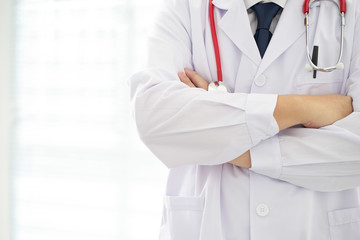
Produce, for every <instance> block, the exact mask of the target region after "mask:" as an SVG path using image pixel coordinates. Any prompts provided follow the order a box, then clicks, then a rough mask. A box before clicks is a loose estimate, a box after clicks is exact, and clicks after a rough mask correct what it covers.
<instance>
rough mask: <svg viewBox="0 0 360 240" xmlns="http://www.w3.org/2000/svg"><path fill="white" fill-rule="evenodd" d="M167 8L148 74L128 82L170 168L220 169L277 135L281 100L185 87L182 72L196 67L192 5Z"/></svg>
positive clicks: (144, 133)
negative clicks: (277, 108)
mask: <svg viewBox="0 0 360 240" xmlns="http://www.w3.org/2000/svg"><path fill="white" fill-rule="evenodd" d="M165 4H166V8H165V10H163V11H161V13H160V16H159V19H158V20H157V24H156V27H155V29H154V31H153V32H152V34H151V36H150V40H149V44H150V45H149V49H150V50H149V63H148V69H147V70H145V71H142V72H139V73H137V74H135V75H133V76H132V77H131V78H130V81H129V82H130V88H131V101H132V106H133V114H134V118H135V122H136V125H137V128H138V132H139V135H140V137H141V139H142V140H143V142H144V143H145V144H146V145H147V147H148V148H149V149H150V150H151V151H152V152H153V153H154V154H155V155H156V156H157V157H158V158H159V159H160V160H161V161H162V162H163V163H165V164H166V165H167V166H168V167H177V166H181V165H186V164H202V165H216V164H222V163H225V162H228V161H231V160H233V159H234V158H236V157H238V156H240V155H241V154H243V153H244V152H246V151H247V150H248V149H250V148H251V147H253V146H255V145H256V144H257V143H259V142H260V141H262V140H265V139H267V138H269V137H272V136H274V135H275V134H277V133H278V131H279V129H278V125H277V123H276V121H275V119H274V117H273V111H274V108H275V106H276V102H277V95H275V94H242V93H218V92H207V91H205V90H203V89H199V88H189V87H188V86H187V85H185V84H183V83H181V82H180V80H179V78H178V76H177V72H178V71H182V70H183V69H184V68H185V67H188V68H192V41H191V24H190V16H189V6H188V4H189V1H187V0H167V1H165ZM195 70H196V69H195ZM249 123H251V124H249Z"/></svg>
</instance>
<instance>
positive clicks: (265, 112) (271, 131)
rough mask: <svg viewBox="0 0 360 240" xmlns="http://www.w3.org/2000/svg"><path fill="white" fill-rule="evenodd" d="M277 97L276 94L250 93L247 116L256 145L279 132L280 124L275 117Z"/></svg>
mask: <svg viewBox="0 0 360 240" xmlns="http://www.w3.org/2000/svg"><path fill="white" fill-rule="evenodd" d="M277 97H278V96H277V95H276V94H256V93H253V94H249V95H248V98H247V103H246V107H245V116H246V123H247V126H248V128H249V132H250V137H251V140H252V143H253V145H254V146H255V145H256V144H258V143H259V142H260V141H262V140H265V139H267V138H270V137H272V136H274V135H275V134H277V133H278V132H279V126H278V124H277V122H276V120H275V118H274V110H275V107H276V103H277Z"/></svg>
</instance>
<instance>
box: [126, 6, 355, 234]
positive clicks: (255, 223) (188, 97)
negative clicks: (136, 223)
mask: <svg viewBox="0 0 360 240" xmlns="http://www.w3.org/2000/svg"><path fill="white" fill-rule="evenodd" d="M257 2H258V1H256V0H255V1H251V0H214V1H213V4H214V7H215V18H216V27H217V28H216V29H217V30H216V31H217V36H218V41H219V46H220V50H221V51H220V54H221V61H222V68H223V71H222V72H223V80H224V85H226V87H227V89H228V90H229V93H225V92H217V91H212V92H209V91H206V90H207V85H208V83H209V82H215V81H217V71H216V62H215V56H214V47H213V42H212V36H211V31H210V23H209V20H208V19H209V15H208V12H209V11H208V10H209V9H208V1H207V0H166V1H164V3H165V7H164V9H163V10H162V11H161V14H160V15H159V19H158V20H157V24H156V27H155V28H154V31H153V32H152V35H151V37H150V41H149V44H150V45H149V59H148V69H147V70H144V71H142V72H139V73H137V74H135V75H134V76H133V77H132V78H131V80H130V83H131V97H132V103H133V107H134V116H135V120H136V123H137V127H138V130H139V134H140V136H141V138H142V140H143V141H144V142H145V144H146V145H147V146H148V147H149V149H150V150H151V151H152V152H153V153H154V154H155V155H156V156H157V157H158V158H159V159H160V160H161V161H162V162H164V164H166V165H167V166H168V167H169V168H170V174H169V177H168V185H167V189H166V196H165V200H164V214H163V221H162V226H161V232H160V239H172V240H173V239H174V240H178V239H179V240H195V239H201V240H230V239H231V240H232V239H234V240H235V239H236V240H237V239H238V240H247V239H251V240H289V239H291V240H330V239H331V240H358V239H360V188H359V186H360V1H357V0H348V1H347V13H346V29H345V33H344V53H343V60H342V61H343V63H344V66H345V68H344V69H343V70H336V71H333V72H330V73H324V72H317V76H316V78H314V77H313V73H312V72H308V71H306V70H305V68H304V66H305V64H306V63H307V57H306V48H305V27H304V16H303V14H302V1H298V0H287V1H284V0H283V1H281V0H279V1H274V2H275V3H276V4H278V5H279V6H281V7H282V9H281V8H280V9H279V10H278V11H277V12H276V14H275V16H274V19H273V20H272V23H271V26H270V29H269V30H270V32H271V33H272V38H271V41H270V42H269V44H268V46H267V47H266V51H265V52H262V51H261V50H259V46H258V44H257V41H256V40H255V38H254V35H256V30H257V16H256V14H257V13H256V11H255V10H254V8H252V7H253V6H254V5H255V4H256V3H257ZM339 22H340V16H339V11H338V8H337V7H336V5H335V4H334V3H333V2H330V1H321V2H320V1H318V2H314V3H313V4H311V7H310V34H311V35H310V36H312V37H311V39H310V46H313V45H317V46H319V58H318V62H319V64H320V65H324V66H327V65H331V64H332V63H334V62H336V60H337V57H338V53H339V51H338V50H339V41H340V37H339V29H340V28H339V27H337V26H338V25H339ZM183 69H186V70H185V73H184V72H182V71H183ZM190 69H191V70H190ZM178 72H180V73H179V74H178ZM179 78H180V80H181V81H180V80H179ZM189 86H190V87H189ZM351 100H352V101H351Z"/></svg>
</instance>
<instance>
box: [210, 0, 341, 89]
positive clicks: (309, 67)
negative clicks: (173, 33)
mask: <svg viewBox="0 0 360 240" xmlns="http://www.w3.org/2000/svg"><path fill="white" fill-rule="evenodd" d="M212 1H213V0H209V18H210V29H211V36H212V40H213V45H214V52H215V60H216V70H217V81H215V82H212V83H210V84H209V87H208V90H209V91H211V90H221V91H227V89H226V87H225V86H224V85H223V84H222V83H223V75H222V69H221V60H220V50H219V43H218V38H217V35H216V27H215V17H214V5H213V3H212ZM310 1H311V0H305V1H304V4H303V13H304V15H305V28H306V51H307V57H308V61H309V64H307V65H306V67H305V68H306V69H307V70H309V71H313V70H315V71H322V72H331V71H333V70H335V69H344V64H343V63H342V62H341V59H342V53H343V43H344V34H343V32H344V27H345V13H346V0H339V4H340V15H341V41H340V53H339V58H338V61H337V63H336V64H335V65H334V66H331V67H319V66H317V65H316V64H315V63H314V62H313V60H312V59H311V56H310V52H309V34H308V32H309V6H310ZM318 1H324V0H318ZM325 1H328V0H325ZM329 1H331V0H329Z"/></svg>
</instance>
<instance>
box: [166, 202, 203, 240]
mask: <svg viewBox="0 0 360 240" xmlns="http://www.w3.org/2000/svg"><path fill="white" fill-rule="evenodd" d="M204 204H205V198H204V197H177V196H166V197H165V209H166V218H167V224H166V225H167V226H166V228H167V230H168V234H169V235H170V239H171V240H184V239H186V240H197V239H199V235H200V227H201V220H202V215H203V209H204Z"/></svg>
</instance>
